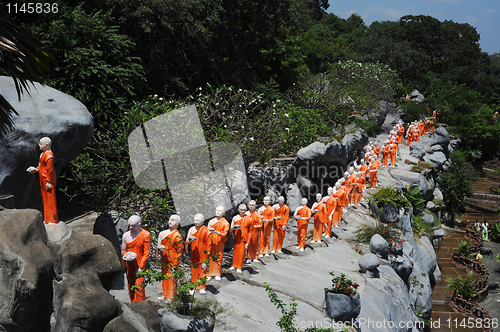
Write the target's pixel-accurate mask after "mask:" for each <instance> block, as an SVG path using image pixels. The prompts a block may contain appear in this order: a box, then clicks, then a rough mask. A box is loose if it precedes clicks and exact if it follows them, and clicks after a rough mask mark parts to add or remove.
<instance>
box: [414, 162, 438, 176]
mask: <svg viewBox="0 0 500 332" xmlns="http://www.w3.org/2000/svg"><path fill="white" fill-rule="evenodd" d="M433 169H434V165H432V164H431V163H428V162H425V161H423V162H420V161H419V162H418V164H417V165H413V166H412V167H411V171H412V172H416V173H420V172H422V171H428V170H433Z"/></svg>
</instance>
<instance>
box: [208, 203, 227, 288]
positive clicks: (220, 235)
mask: <svg viewBox="0 0 500 332" xmlns="http://www.w3.org/2000/svg"><path fill="white" fill-rule="evenodd" d="M224 212H225V211H224V207H222V206H218V207H217V208H216V209H215V218H213V219H212V220H210V221H209V222H208V230H209V231H210V234H209V237H208V242H209V246H210V264H209V268H208V277H207V280H210V278H211V277H215V280H221V275H222V254H223V253H224V243H225V242H226V241H227V238H226V235H227V232H228V231H229V223H228V222H227V220H226V219H225V218H224Z"/></svg>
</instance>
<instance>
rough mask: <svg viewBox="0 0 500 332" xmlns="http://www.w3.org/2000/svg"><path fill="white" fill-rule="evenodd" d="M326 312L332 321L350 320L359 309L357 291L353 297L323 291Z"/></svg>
mask: <svg viewBox="0 0 500 332" xmlns="http://www.w3.org/2000/svg"><path fill="white" fill-rule="evenodd" d="M325 300H326V313H327V315H328V317H330V318H331V319H333V320H334V321H342V322H345V321H351V319H355V318H356V317H358V315H359V312H360V311H361V299H360V296H359V292H357V293H356V294H355V295H354V296H353V297H350V296H347V295H344V294H337V293H331V292H328V291H325Z"/></svg>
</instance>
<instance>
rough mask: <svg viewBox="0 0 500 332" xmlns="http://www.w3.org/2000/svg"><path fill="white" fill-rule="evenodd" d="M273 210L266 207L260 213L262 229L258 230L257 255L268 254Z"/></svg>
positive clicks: (270, 207)
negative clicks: (258, 243)
mask: <svg viewBox="0 0 500 332" xmlns="http://www.w3.org/2000/svg"><path fill="white" fill-rule="evenodd" d="M273 221H274V209H273V207H272V206H270V205H269V206H268V207H267V208H266V209H265V210H264V211H263V212H262V228H261V229H260V245H259V254H261V255H266V254H269V245H270V244H271V231H272V230H273Z"/></svg>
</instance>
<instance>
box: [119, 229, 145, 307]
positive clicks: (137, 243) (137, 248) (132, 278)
mask: <svg viewBox="0 0 500 332" xmlns="http://www.w3.org/2000/svg"><path fill="white" fill-rule="evenodd" d="M125 244H126V245H127V249H126V251H122V257H123V255H125V254H126V253H127V252H129V251H132V252H135V253H136V254H137V257H136V259H135V260H134V261H131V262H125V261H124V262H123V264H124V266H126V268H127V282H128V295H129V297H130V302H132V303H133V302H139V301H144V300H145V299H146V290H145V289H144V288H143V287H142V283H143V282H144V277H141V278H137V276H136V272H137V269H141V270H144V269H145V268H146V263H147V261H148V258H149V254H150V252H151V235H150V234H149V232H148V231H147V230H145V229H143V230H141V231H140V232H139V234H138V235H137V236H136V238H135V239H133V240H132V241H130V242H125ZM132 286H138V287H139V289H136V290H132Z"/></svg>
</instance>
